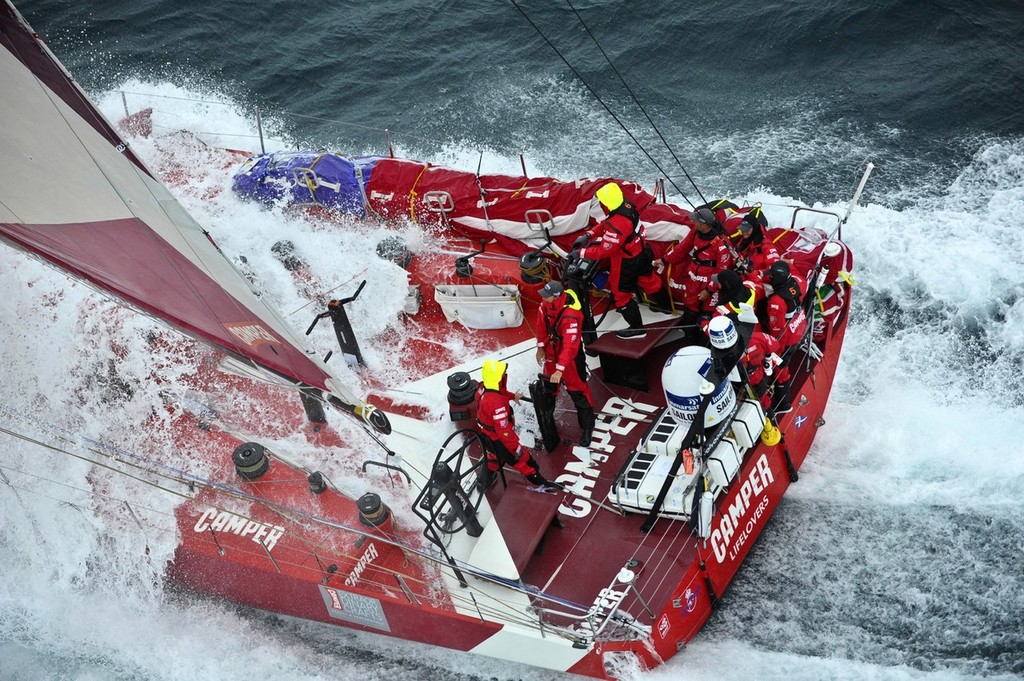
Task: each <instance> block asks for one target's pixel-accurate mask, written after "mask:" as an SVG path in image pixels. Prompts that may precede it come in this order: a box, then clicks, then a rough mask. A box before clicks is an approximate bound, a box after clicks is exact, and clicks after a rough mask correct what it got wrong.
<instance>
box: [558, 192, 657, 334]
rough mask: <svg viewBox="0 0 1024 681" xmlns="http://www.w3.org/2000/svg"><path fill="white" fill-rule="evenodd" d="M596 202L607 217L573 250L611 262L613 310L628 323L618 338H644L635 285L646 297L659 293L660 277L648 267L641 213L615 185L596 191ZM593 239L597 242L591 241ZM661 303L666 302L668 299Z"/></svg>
mask: <svg viewBox="0 0 1024 681" xmlns="http://www.w3.org/2000/svg"><path fill="white" fill-rule="evenodd" d="M596 195H597V200H598V201H600V202H601V205H602V206H604V208H605V209H606V210H607V211H608V217H607V218H606V219H605V220H604V221H603V222H600V223H598V224H597V225H595V226H594V227H592V228H590V229H589V230H587V233H586V234H584V235H582V236H580V237H579V238H578V239H576V242H575V243H574V244H573V247H574V248H576V249H579V250H578V251H577V252H578V253H579V256H580V257H581V258H589V259H592V260H600V259H602V258H609V259H610V260H611V273H610V276H609V278H608V281H609V285H610V287H611V291H612V298H613V299H614V302H615V307H616V309H618V311H619V312H620V313H622V317H623V318H624V319H625V320H626V323H627V324H629V328H628V329H622V330H621V331H617V332H616V335H618V336H619V337H620V338H643V337H644V336H646V335H647V332H646V331H645V330H644V323H643V319H642V318H641V317H640V306H639V305H638V304H637V302H636V300H634V299H633V293H635V292H636V289H637V285H638V284H639V286H640V288H641V289H642V290H643V291H644V293H646V294H648V295H649V296H657V294H658V293H659V291H661V277H659V276H658V274H657V273H656V272H654V270H653V269H652V268H651V262H652V260H653V254H652V252H651V249H650V247H649V246H647V243H646V241H645V236H644V227H643V225H642V224H640V211H639V210H638V209H637V207H636V205H635V204H634V203H633V202H632V201H629V200H627V199H626V198H625V197H624V196H623V195H622V188H621V187H619V185H618V184H616V183H615V182H609V183H607V184H605V185H603V186H602V187H601V188H600V189H598V190H597V192H596ZM595 237H597V238H596V240H595V239H594V238H595ZM664 302H665V303H668V298H667V296H665V297H664Z"/></svg>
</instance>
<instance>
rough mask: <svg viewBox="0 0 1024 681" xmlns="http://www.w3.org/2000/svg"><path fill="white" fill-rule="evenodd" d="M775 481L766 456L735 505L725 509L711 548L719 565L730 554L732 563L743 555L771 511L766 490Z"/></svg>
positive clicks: (738, 494) (738, 493) (737, 495)
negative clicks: (756, 530)
mask: <svg viewBox="0 0 1024 681" xmlns="http://www.w3.org/2000/svg"><path fill="white" fill-rule="evenodd" d="M773 482H775V475H774V474H773V473H772V469H771V467H770V466H769V465H768V455H767V454H762V455H761V457H760V458H759V459H758V460H757V462H756V463H755V464H754V467H753V468H752V469H751V470H750V473H749V474H747V477H746V479H745V480H744V481H743V484H742V485H740V488H739V490H738V491H737V493H736V496H735V498H733V500H732V503H731V504H730V505H729V507H728V508H723V509H722V517H721V519H720V520H719V521H718V527H716V528H715V529H714V530H713V531H712V532H711V548H712V549H713V550H714V553H715V559H716V560H717V561H718V562H719V563H721V562H723V561H725V558H726V556H727V555H728V557H729V560H733V559H735V558H736V556H737V555H739V551H740V549H741V548H743V545H744V544H746V542H747V539H748V538H749V537H750V535H751V534H752V533H753V531H754V529H755V528H756V527H757V525H758V523H759V522H760V521H761V518H762V517H763V516H764V512H765V509H767V508H768V495H766V494H765V491H766V490H767V489H768V486H769V485H770V484H772V483H773Z"/></svg>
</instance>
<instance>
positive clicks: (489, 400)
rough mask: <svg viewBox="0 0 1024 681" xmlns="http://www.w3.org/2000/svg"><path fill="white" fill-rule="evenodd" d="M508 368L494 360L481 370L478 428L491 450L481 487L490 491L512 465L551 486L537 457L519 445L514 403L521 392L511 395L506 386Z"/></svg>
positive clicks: (533, 480) (531, 479) (488, 449)
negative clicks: (500, 475) (505, 467)
mask: <svg viewBox="0 0 1024 681" xmlns="http://www.w3.org/2000/svg"><path fill="white" fill-rule="evenodd" d="M507 368H508V365H507V364H506V363H505V362H500V361H498V360H494V359H488V360H486V361H485V362H484V366H483V370H482V371H481V378H482V379H483V380H482V384H481V387H480V392H479V404H478V406H477V412H476V425H477V428H478V430H479V431H480V434H481V435H482V436H483V441H484V448H485V449H486V450H487V463H486V466H485V469H484V471H485V472H484V474H483V476H482V477H481V478H480V482H479V484H480V486H481V487H483V488H484V489H486V488H487V487H490V486H491V484H492V483H493V482H494V481H495V479H496V478H497V472H498V470H499V469H500V468H501V467H502V466H505V465H509V466H512V468H514V469H516V470H517V471H519V472H520V473H522V474H523V476H524V477H525V478H526V479H527V480H529V481H530V482H532V483H533V484H535V485H543V484H545V483H547V480H545V479H544V476H543V475H541V474H540V468H539V467H538V466H537V462H536V461H534V459H533V456H532V455H531V454H530V453H529V452H528V451H527V450H526V449H524V448H523V446H522V445H521V444H520V443H519V436H518V435H516V430H515V425H516V421H515V415H514V414H513V413H512V404H511V402H512V401H513V400H515V402H517V403H518V402H519V399H520V398H521V397H522V395H520V394H519V393H511V392H509V390H508V388H507V387H506V383H507V378H506V376H505V370H506V369H507Z"/></svg>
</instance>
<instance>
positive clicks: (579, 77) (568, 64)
mask: <svg viewBox="0 0 1024 681" xmlns="http://www.w3.org/2000/svg"><path fill="white" fill-rule="evenodd" d="M509 2H511V3H512V5H513V6H514V7H515V8H516V10H518V11H519V13H520V14H522V15H523V18H524V19H526V21H527V22H528V23H529V24H530V26H532V27H533V30H534V31H536V32H537V35H539V36H540V37H541V38H543V39H544V42H546V43H547V44H548V47H550V48H551V49H552V50H553V51H554V52H555V54H557V55H558V57H559V59H561V60H562V62H563V63H564V64H565V65H566V67H568V69H569V70H570V71H571V72H572V74H573V75H574V76H575V77H576V79H577V80H579V81H580V82H581V83H582V84H583V86H584V87H585V88H586V89H587V91H588V92H590V94H591V96H593V98H594V100H595V101H597V103H598V104H600V105H601V106H602V107H603V108H604V110H605V111H607V112H608V115H609V116H611V117H612V119H613V120H614V121H615V122H616V123H617V124H618V126H619V127H620V128H621V129H622V130H623V132H625V133H626V135H627V136H629V138H630V139H631V140H633V144H634V145H636V147H637V148H638V149H639V150H640V151H642V152H643V154H644V156H646V157H647V159H648V160H649V161H650V162H651V163H652V164H653V165H654V167H655V168H657V169H658V172H660V173H661V174H662V175H663V176H664V177H665V178H666V179H667V180H668V181H669V183H671V184H672V188H673V189H675V190H676V191H677V192H678V193H679V195H680V196H682V197H683V199H684V200H685V201H686V202H687V203H688V204H690V206H691V207H695V204H694V203H693V201H691V200H690V198H689V197H688V196H687V195H686V194H685V193H684V192H683V191H682V190H681V189H680V188H679V186H678V185H676V183H675V181H674V180H673V179H672V177H671V175H669V173H668V172H666V171H665V169H664V168H662V167H661V164H660V163H659V162H658V160H657V159H655V158H654V156H652V155H651V153H650V152H649V151H648V150H647V148H646V147H645V146H644V145H643V143H641V142H640V140H638V139H637V137H636V135H634V134H633V132H632V131H630V129H629V128H628V127H627V126H626V124H625V123H623V122H622V120H621V119H620V118H619V117H618V116H617V115H616V114H615V112H614V111H612V109H611V107H609V106H608V104H607V103H605V101H604V100H603V99H602V98H601V96H600V95H599V94H597V92H596V91H595V90H594V88H593V87H591V85H590V83H588V82H587V80H586V79H585V78H584V77H583V76H582V75H581V74H580V72H579V71H578V70H577V69H576V67H574V66H573V65H572V63H571V62H570V61H569V60H568V58H566V56H565V55H564V54H562V52H561V50H559V49H558V47H556V46H555V44H554V43H553V42H551V39H550V38H548V37H547V35H546V34H545V33H544V31H542V30H541V28H540V27H539V26H538V25H537V24H536V23H534V21H533V20H532V19H531V18H530V17H529V16H528V15H527V14H526V12H525V11H524V10H523V8H522V7H520V6H519V3H518V2H517V1H516V0H509ZM570 7H572V5H571V4H570ZM575 11H576V10H575V8H573V12H575ZM578 16H579V14H577V17H578ZM582 21H583V20H582V18H581V19H580V22H581V23H582ZM583 27H584V29H585V30H586V31H587V33H588V34H589V35H590V37H591V39H592V40H593V41H594V43H595V44H596V45H597V46H598V49H600V50H601V53H602V54H604V56H605V59H606V60H608V63H609V64H610V65H611V66H612V69H613V70H615V73H616V75H618V76H619V79H620V80H623V79H622V76H621V75H619V72H618V70H616V69H615V66H614V64H612V62H611V60H610V59H608V55H607V54H605V52H604V50H603V49H601V46H600V44H599V43H598V42H597V38H595V37H594V35H593V34H592V33H591V32H590V29H589V28H588V27H587V26H586V24H584V25H583ZM623 83H624V84H625V80H623ZM626 89H627V90H628V91H629V93H630V95H631V96H632V97H633V101H634V102H635V103H636V104H637V106H640V102H639V100H638V99H637V97H636V95H635V94H633V91H632V90H631V89H630V88H629V86H628V85H627V86H626ZM640 109H641V111H643V112H644V115H645V116H647V112H646V111H645V110H644V109H643V107H642V106H640ZM647 120H648V121H649V122H651V125H652V126H654V123H653V122H652V121H651V118H650V116H647ZM654 129H655V132H657V133H658V136H659V137H661V140H662V142H663V143H664V144H665V146H666V147H668V143H667V142H666V141H665V138H664V137H662V135H661V132H660V131H658V129H657V127H656V126H654ZM669 152H670V153H672V150H671V148H669ZM672 156H673V158H675V160H676V163H677V164H678V165H679V167H680V168H682V170H683V173H684V174H685V175H686V178H687V179H688V180H689V181H690V184H692V185H693V187H694V189H697V194H698V195H699V196H700V198H701V200H702V201H704V202H705V203H706V202H707V201H706V200H705V199H704V196H703V195H702V194H701V192H700V189H698V188H697V185H696V183H695V182H694V181H693V179H692V178H691V177H690V175H689V173H687V172H686V169H685V168H683V165H682V163H681V162H680V161H679V159H678V158H676V155H675V154H674V153H672Z"/></svg>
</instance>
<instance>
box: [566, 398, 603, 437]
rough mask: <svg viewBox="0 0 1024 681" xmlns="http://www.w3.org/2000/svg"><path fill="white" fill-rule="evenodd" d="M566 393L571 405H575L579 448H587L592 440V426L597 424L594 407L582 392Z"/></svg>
mask: <svg viewBox="0 0 1024 681" xmlns="http://www.w3.org/2000/svg"><path fill="white" fill-rule="evenodd" d="M568 392H569V397H570V399H572V403H573V404H574V405H576V421H577V422H578V423H579V424H580V447H589V446H590V441H591V440H592V439H593V438H594V425H595V424H596V423H597V416H596V415H595V414H594V407H593V406H591V404H590V401H589V400H587V396H586V394H584V393H583V392H582V391H579V390H569V391H568Z"/></svg>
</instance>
